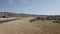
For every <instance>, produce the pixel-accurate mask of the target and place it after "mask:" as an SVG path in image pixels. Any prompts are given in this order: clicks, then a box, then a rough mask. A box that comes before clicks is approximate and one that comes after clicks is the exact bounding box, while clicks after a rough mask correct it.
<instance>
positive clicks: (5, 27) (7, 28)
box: [0, 17, 60, 34]
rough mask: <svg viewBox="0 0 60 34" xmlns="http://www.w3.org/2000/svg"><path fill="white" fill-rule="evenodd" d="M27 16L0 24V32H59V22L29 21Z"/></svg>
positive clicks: (31, 33)
mask: <svg viewBox="0 0 60 34" xmlns="http://www.w3.org/2000/svg"><path fill="white" fill-rule="evenodd" d="M33 18H34V17H27V18H22V19H18V20H15V21H10V22H7V23H2V24H0V34H60V24H57V23H53V22H52V21H48V20H45V21H36V22H30V20H31V19H33Z"/></svg>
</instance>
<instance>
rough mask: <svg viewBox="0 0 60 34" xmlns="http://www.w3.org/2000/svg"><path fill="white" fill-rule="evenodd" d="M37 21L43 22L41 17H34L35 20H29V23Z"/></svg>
mask: <svg viewBox="0 0 60 34" xmlns="http://www.w3.org/2000/svg"><path fill="white" fill-rule="evenodd" d="M38 20H44V18H42V17H36V18H34V19H32V20H30V22H34V21H38Z"/></svg>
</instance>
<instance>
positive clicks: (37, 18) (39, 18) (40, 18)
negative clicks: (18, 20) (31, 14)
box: [35, 17, 44, 20]
mask: <svg viewBox="0 0 60 34" xmlns="http://www.w3.org/2000/svg"><path fill="white" fill-rule="evenodd" d="M35 19H36V20H44V18H43V17H36V18H35Z"/></svg>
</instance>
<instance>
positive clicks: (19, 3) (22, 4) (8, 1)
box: [0, 0, 60, 15]
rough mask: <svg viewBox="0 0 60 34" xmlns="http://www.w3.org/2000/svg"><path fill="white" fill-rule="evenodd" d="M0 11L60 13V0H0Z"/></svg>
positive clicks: (43, 13)
mask: <svg viewBox="0 0 60 34" xmlns="http://www.w3.org/2000/svg"><path fill="white" fill-rule="evenodd" d="M0 11H9V12H17V13H28V14H39V15H60V0H0Z"/></svg>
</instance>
